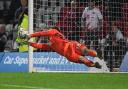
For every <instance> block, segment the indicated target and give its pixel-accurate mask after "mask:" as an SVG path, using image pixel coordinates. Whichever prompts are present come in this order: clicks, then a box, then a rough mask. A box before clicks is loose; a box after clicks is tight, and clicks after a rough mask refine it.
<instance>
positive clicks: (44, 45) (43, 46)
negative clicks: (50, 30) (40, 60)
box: [29, 42, 51, 50]
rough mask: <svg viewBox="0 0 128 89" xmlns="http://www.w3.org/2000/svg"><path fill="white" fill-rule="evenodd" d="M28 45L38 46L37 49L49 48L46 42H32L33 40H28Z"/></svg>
mask: <svg viewBox="0 0 128 89" xmlns="http://www.w3.org/2000/svg"><path fill="white" fill-rule="evenodd" d="M29 45H30V46H32V47H34V48H38V49H42V50H51V48H50V46H49V45H47V44H46V43H44V44H43V43H34V42H29Z"/></svg>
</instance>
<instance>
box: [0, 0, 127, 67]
mask: <svg viewBox="0 0 128 89" xmlns="http://www.w3.org/2000/svg"><path fill="white" fill-rule="evenodd" d="M33 11H34V18H33V19H34V31H39V30H40V29H41V30H42V29H43V28H47V27H51V26H57V27H59V28H60V29H61V31H62V33H63V34H64V35H65V36H66V38H68V39H69V40H77V41H79V42H82V43H85V44H86V45H87V46H88V47H89V48H92V49H95V50H96V51H97V52H98V53H99V57H101V58H104V59H105V61H107V62H108V63H109V64H111V65H114V66H116V67H119V65H120V63H121V61H122V59H123V57H124V55H125V54H126V51H127V50H128V1H127V0H34V9H33ZM0 14H1V15H0V52H12V51H16V52H18V51H19V52H26V51H28V45H27V44H26V43H25V42H24V39H21V38H19V37H18V35H19V32H20V31H21V29H22V28H23V29H24V30H25V31H28V0H0ZM35 41H38V42H45V41H47V38H42V37H41V38H38V39H36V40H35ZM35 51H41V50H35ZM111 60H113V61H114V64H113V62H112V61H111Z"/></svg>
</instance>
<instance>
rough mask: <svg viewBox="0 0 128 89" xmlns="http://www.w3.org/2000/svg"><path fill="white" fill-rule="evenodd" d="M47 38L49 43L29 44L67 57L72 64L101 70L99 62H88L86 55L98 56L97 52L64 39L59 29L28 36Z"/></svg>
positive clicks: (50, 29)
mask: <svg viewBox="0 0 128 89" xmlns="http://www.w3.org/2000/svg"><path fill="white" fill-rule="evenodd" d="M39 36H47V37H48V39H49V41H48V43H34V42H29V44H30V46H32V47H34V48H38V49H42V50H53V51H55V52H57V53H58V54H60V55H62V56H64V57H66V58H67V59H68V60H69V61H70V62H74V63H80V64H85V65H86V66H88V67H96V68H99V69H100V68H101V65H100V64H99V63H98V62H95V63H94V62H93V61H91V60H88V59H87V58H86V57H85V55H89V56H93V57H96V56H97V52H96V51H94V50H91V49H88V48H87V47H86V46H85V45H84V44H81V43H78V42H77V41H70V40H68V39H66V38H65V37H64V35H63V34H62V33H61V32H60V29H59V28H57V27H53V28H49V29H48V30H47V31H40V32H35V33H33V34H30V35H28V38H29V39H30V38H33V37H39Z"/></svg>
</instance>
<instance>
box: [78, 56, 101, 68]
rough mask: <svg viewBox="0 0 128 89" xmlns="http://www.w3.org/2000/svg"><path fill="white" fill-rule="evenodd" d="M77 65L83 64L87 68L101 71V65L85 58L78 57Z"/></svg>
mask: <svg viewBox="0 0 128 89" xmlns="http://www.w3.org/2000/svg"><path fill="white" fill-rule="evenodd" d="M79 63H82V64H85V65H86V66H88V67H96V68H99V69H101V65H100V64H99V63H98V62H95V63H94V62H92V61H91V60H88V59H87V58H86V57H83V56H80V58H79Z"/></svg>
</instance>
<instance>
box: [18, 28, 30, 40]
mask: <svg viewBox="0 0 128 89" xmlns="http://www.w3.org/2000/svg"><path fill="white" fill-rule="evenodd" d="M27 34H28V31H27V30H24V29H23V28H21V29H20V30H19V34H18V35H19V37H20V38H22V39H25V38H26V37H27Z"/></svg>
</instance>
